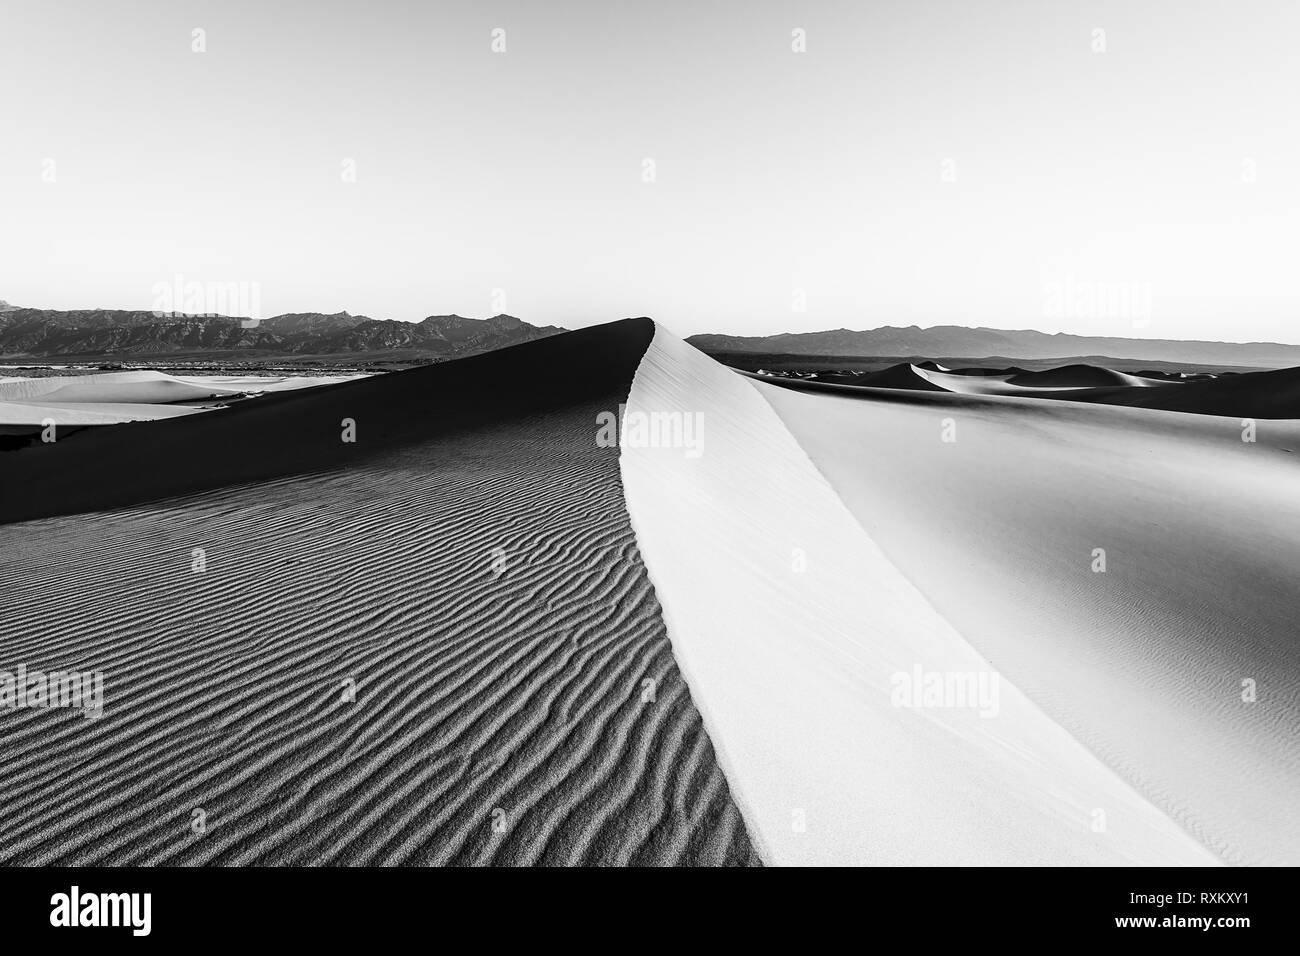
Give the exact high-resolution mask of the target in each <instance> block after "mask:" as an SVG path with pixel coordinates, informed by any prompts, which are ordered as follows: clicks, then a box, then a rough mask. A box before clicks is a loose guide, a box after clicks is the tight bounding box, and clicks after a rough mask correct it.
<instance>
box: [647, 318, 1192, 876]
mask: <svg viewBox="0 0 1300 956" xmlns="http://www.w3.org/2000/svg"><path fill="white" fill-rule="evenodd" d="M782 394H784V393H782ZM789 394H790V395H791V396H793V397H794V398H795V399H800V400H803V401H806V402H808V403H812V402H820V401H824V399H822V397H821V396H809V395H799V394H796V393H793V392H792V393H789ZM936 394H939V393H936ZM945 397H949V398H951V397H952V396H945ZM862 407H866V406H865V404H864V405H862ZM655 413H658V414H660V415H665V414H669V415H671V414H677V415H691V414H695V413H699V414H701V415H702V416H703V419H702V423H703V424H702V435H703V445H702V449H701V451H702V454H700V455H699V456H698V457H690V456H688V455H687V454H685V453H684V451H683V449H681V448H671V447H667V448H653V447H624V449H623V456H622V470H623V481H624V485H625V487H626V491H627V498H628V503H629V510H630V513H631V516H632V523H633V526H634V528H635V530H636V535H637V540H638V543H639V544H640V548H641V552H642V554H643V555H644V557H645V561H646V565H647V567H648V568H649V572H650V577H651V579H652V581H653V582H654V586H655V590H656V593H657V594H658V596H659V600H660V603H661V604H662V605H663V608H664V616H665V620H666V621H667V625H668V633H669V636H670V638H671V639H672V642H673V649H674V654H675V656H676V657H677V659H678V661H679V663H680V664H681V667H682V670H683V673H684V674H685V676H686V679H687V683H688V684H689V685H690V687H691V693H692V696H693V697H694V699H695V701H696V703H697V705H698V706H699V708H700V710H701V712H702V713H703V715H704V721H705V725H706V727H707V728H708V730H709V734H710V737H711V738H712V740H713V742H714V746H715V748H716V750H717V752H718V755H719V761H720V762H721V764H722V766H723V768H724V770H725V772H726V775H727V779H728V781H729V783H730V784H731V788H732V791H733V793H734V794H735V795H736V799H737V802H738V803H739V805H740V807H741V810H742V812H743V814H744V816H745V819H746V822H747V823H748V825H749V829H750V833H751V834H752V835H753V837H754V839H755V840H756V842H757V843H758V845H759V847H760V851H761V853H762V854H763V857H764V859H765V860H767V861H770V862H773V863H781V864H812V863H819V864H844V863H865V864H1067V863H1069V864H1081V863H1086V864H1206V863H1213V862H1216V860H1215V857H1214V856H1213V854H1211V853H1210V852H1209V851H1207V850H1206V849H1205V848H1204V847H1203V846H1201V845H1200V844H1199V843H1198V842H1197V841H1196V840H1195V839H1193V837H1192V836H1191V835H1190V834H1188V833H1187V832H1186V831H1184V830H1183V829H1182V828H1180V827H1179V826H1178V825H1177V824H1176V823H1175V822H1174V821H1173V820H1171V819H1170V818H1169V816H1168V815H1167V814H1165V813H1163V812H1161V811H1160V810H1158V809H1157V808H1156V807H1155V806H1154V805H1153V804H1152V803H1151V802H1150V801H1149V800H1148V799H1146V798H1144V797H1143V796H1141V795H1139V794H1138V792H1137V791H1136V790H1135V789H1134V788H1133V787H1132V786H1131V785H1130V784H1128V783H1126V782H1125V781H1124V780H1122V779H1121V778H1120V776H1119V775H1118V774H1116V773H1115V772H1114V771H1113V770H1112V769H1111V768H1109V767H1108V766H1106V765H1105V764H1103V762H1102V761H1101V760H1099V759H1098V758H1097V757H1096V756H1095V755H1094V754H1093V753H1092V752H1090V751H1089V750H1088V748H1087V747H1085V746H1084V744H1083V743H1081V742H1080V741H1079V740H1078V739H1076V738H1074V737H1072V736H1071V735H1070V734H1068V733H1067V732H1066V731H1065V730H1064V729H1063V728H1062V727H1061V726H1060V725H1059V724H1058V723H1056V722H1055V721H1054V720H1052V719H1051V718H1050V717H1049V716H1048V715H1047V714H1046V713H1045V712H1044V711H1043V710H1041V709H1040V708H1039V707H1037V706H1036V705H1035V704H1034V703H1032V702H1031V701H1030V700H1029V699H1027V698H1026V697H1025V695H1024V694H1022V693H1021V692H1020V691H1019V690H1018V689H1017V687H1015V686H1014V684H1013V681H1012V680H1011V679H1007V678H1008V677H1011V676H1012V675H1003V677H1002V679H1001V681H1000V684H999V696H998V707H997V714H996V716H994V717H981V716H980V714H979V712H978V711H977V710H975V709H961V708H951V709H945V708H927V709H909V708H902V707H898V706H895V705H894V701H893V700H892V699H891V698H892V691H893V690H894V686H895V685H894V681H893V678H894V677H895V675H897V674H899V673H904V672H911V671H912V669H913V668H915V667H917V666H920V667H923V668H924V670H925V671H927V672H933V671H946V672H959V673H975V672H984V673H986V674H989V673H990V672H994V671H995V670H996V668H995V666H994V664H993V663H991V662H990V661H989V660H988V659H987V658H985V657H984V656H983V655H982V654H980V653H979V652H977V651H976V650H975V649H974V648H973V647H972V646H971V644H970V643H968V642H967V641H966V640H965V638H964V636H963V635H962V634H961V633H959V631H958V630H957V629H955V628H954V627H953V626H952V625H951V624H950V623H949V622H948V621H947V620H945V618H944V617H943V616H942V615H941V614H940V613H939V612H938V610H936V607H935V605H934V604H932V603H931V602H930V601H929V600H927V598H926V597H925V595H923V594H922V593H921V591H919V590H918V589H917V588H916V587H915V586H914V585H913V584H912V583H911V582H910V581H909V580H908V579H907V578H906V577H905V576H904V575H903V574H902V573H901V572H900V571H899V570H898V568H896V567H895V565H894V563H893V562H892V561H891V560H890V558H889V557H888V556H887V555H886V553H885V552H884V551H882V550H881V548H880V547H878V546H877V544H876V542H875V541H874V540H873V539H872V538H871V537H870V536H868V534H867V533H865V532H864V530H863V528H862V527H861V526H859V524H858V522H857V521H856V520H855V519H854V516H853V514H851V513H850V511H849V510H848V509H847V508H846V507H845V505H844V504H843V502H841V500H840V498H839V496H838V495H837V493H836V491H835V490H834V489H833V488H832V487H831V485H830V484H829V483H828V482H827V481H826V480H825V479H824V478H823V477H822V476H821V474H820V473H819V472H818V471H817V469H816V467H815V466H814V465H813V463H812V462H811V461H810V460H809V458H808V456H807V454H806V453H805V452H804V450H803V449H802V448H801V447H800V445H799V444H798V442H797V441H796V440H795V438H794V437H793V436H792V435H791V433H790V431H789V430H788V429H787V428H786V426H785V425H784V424H783V422H782V420H781V418H780V417H778V415H777V414H776V413H775V412H774V411H773V408H772V406H771V405H770V404H769V403H768V402H767V401H766V400H765V399H764V397H763V395H761V394H760V392H759V390H758V388H756V387H755V386H754V385H753V384H751V383H750V382H749V381H747V380H746V379H745V378H743V377H741V376H739V375H736V374H735V373H733V372H731V371H730V370H728V369H726V368H724V367H723V366H721V365H719V364H718V363H716V362H714V361H713V360H712V359H709V358H708V357H706V356H705V355H703V354H702V353H701V352H699V351H697V350H695V349H694V348H693V347H691V346H689V345H686V344H685V343H683V342H681V341H680V340H678V339H676V338H675V337H673V336H672V335H671V334H669V333H667V332H665V331H664V330H663V329H662V327H660V328H659V329H658V330H657V331H656V334H655V337H654V340H653V342H652V343H651V346H650V349H649V351H648V352H647V354H646V358H645V360H644V361H643V362H642V363H641V366H640V367H639V368H638V370H637V374H636V378H635V380H634V382H633V385H632V392H631V395H630V396H629V399H628V411H627V414H628V415H630V416H631V415H651V414H655ZM931 544H932V545H933V546H941V545H940V543H939V542H937V541H935V540H933V539H932V540H931ZM996 664H997V665H1000V664H1001V661H1000V660H998V661H996ZM1098 810H1100V811H1102V813H1103V820H1104V828H1103V830H1102V831H1101V832H1098V831H1097V830H1096V829H1095V827H1096V823H1097V820H1098V815H1097V811H1098Z"/></svg>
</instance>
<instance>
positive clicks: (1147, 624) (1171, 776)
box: [651, 373, 1300, 865]
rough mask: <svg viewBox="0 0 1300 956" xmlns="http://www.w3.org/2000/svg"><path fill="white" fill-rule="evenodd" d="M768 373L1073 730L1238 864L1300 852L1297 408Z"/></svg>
mask: <svg viewBox="0 0 1300 956" xmlns="http://www.w3.org/2000/svg"><path fill="white" fill-rule="evenodd" d="M1262 374H1265V375H1268V374H1271V373H1262ZM1241 378H1242V379H1246V378H1248V376H1241ZM1213 384H1218V383H1213ZM756 387H758V388H759V390H760V391H761V392H762V393H763V395H764V397H765V398H766V399H767V400H768V401H769V402H770V403H771V405H772V406H773V407H774V408H775V409H776V410H777V411H778V412H779V413H780V415H781V418H782V420H783V421H784V422H785V423H786V424H787V425H788V426H789V427H790V428H791V429H792V430H793V431H794V433H795V434H796V435H797V436H798V438H799V440H800V442H801V444H802V445H803V447H804V448H805V449H806V450H807V451H808V453H809V454H810V455H811V457H812V459H813V461H814V462H816V464H817V466H818V468H819V469H820V470H821V472H822V473H823V474H824V475H825V476H826V477H827V478H828V479H829V480H830V482H831V484H832V485H833V486H834V487H835V489H836V490H837V491H838V492H839V493H840V495H841V496H842V498H843V500H844V502H845V503H846V504H847V505H848V507H849V508H850V510H851V511H852V512H853V514H854V515H855V516H856V517H857V518H858V520H859V521H860V522H861V524H862V526H863V528H865V529H866V531H867V533H868V534H869V535H870V536H871V538H872V539H873V540H874V541H876V542H878V544H879V546H880V547H881V548H882V549H883V551H884V553H885V554H886V555H887V556H888V557H889V559H890V560H891V561H892V562H894V563H895V564H896V565H897V566H898V568H899V569H900V570H901V571H902V572H903V573H904V574H905V575H906V576H907V578H908V579H909V580H910V581H911V582H913V583H914V584H915V585H916V586H917V587H918V588H919V589H920V590H921V591H922V593H924V594H925V595H926V597H927V598H928V599H929V600H930V601H931V602H933V605H934V607H935V608H936V609H937V610H938V611H939V613H941V614H942V615H943V616H944V617H945V618H946V619H947V620H948V621H950V622H951V623H952V624H953V626H955V627H956V628H957V630H958V631H960V633H961V634H962V635H963V637H965V638H966V639H968V640H969V641H970V642H971V644H972V645H973V646H974V647H976V648H978V650H979V651H980V652H981V653H982V654H983V655H986V656H987V657H988V659H989V660H991V661H993V662H996V664H997V666H998V668H999V669H1000V670H1001V671H1002V672H1003V673H1004V674H1006V675H1007V677H1008V678H1009V679H1010V680H1011V681H1013V682H1014V683H1015V684H1016V685H1017V686H1018V687H1020V688H1022V689H1023V690H1024V691H1025V692H1026V693H1027V694H1028V695H1029V697H1030V698H1031V699H1032V700H1033V701H1034V702H1035V703H1036V704H1038V705H1039V706H1041V707H1042V709H1043V711H1044V712H1045V713H1046V714H1047V715H1049V716H1050V717H1051V718H1052V719H1053V720H1054V721H1056V722H1057V723H1059V724H1060V726H1062V727H1064V728H1065V729H1066V730H1068V731H1069V732H1070V734H1071V735H1072V737H1074V738H1075V739H1077V740H1079V741H1081V742H1083V743H1084V744H1085V745H1086V746H1087V747H1088V749H1089V750H1090V751H1091V752H1092V753H1094V754H1096V755H1097V756H1098V757H1099V758H1100V759H1101V760H1102V761H1103V762H1104V763H1105V764H1106V765H1107V766H1108V767H1110V768H1112V769H1113V770H1114V771H1115V772H1117V773H1118V774H1119V775H1120V776H1121V777H1122V778H1123V779H1124V780H1125V781H1126V782H1127V783H1128V784H1129V785H1130V786H1131V787H1132V788H1133V789H1134V790H1136V791H1137V792H1138V793H1140V794H1141V795H1142V796H1143V797H1144V798H1146V799H1147V800H1149V801H1150V802H1151V803H1152V804H1153V805H1155V806H1156V807H1158V808H1159V809H1160V810H1161V811H1162V812H1163V813H1164V814H1166V815H1167V816H1168V818H1169V819H1171V820H1173V821H1176V822H1177V823H1178V824H1179V825H1180V826H1181V827H1182V828H1183V829H1184V830H1186V831H1187V832H1188V833H1190V834H1192V835H1193V836H1195V837H1196V839H1197V840H1198V842H1200V843H1201V844H1202V845H1204V846H1206V847H1208V848H1209V849H1211V850H1213V851H1214V852H1215V853H1216V855H1218V856H1219V857H1220V858H1221V859H1223V860H1224V861H1226V862H1231V863H1286V864H1292V865H1294V864H1296V863H1298V862H1300V820H1298V819H1297V817H1296V815H1295V813H1294V795H1295V794H1296V793H1297V792H1300V751H1298V750H1297V748H1296V746H1295V741H1296V739H1297V737H1298V735H1300V644H1297V642H1296V640H1295V623H1294V622H1295V620H1296V618H1297V616H1300V597H1298V592H1297V590H1296V588H1295V585H1294V582H1295V580H1296V576H1297V573H1298V572H1300V506H1297V504H1296V496H1295V493H1294V490H1295V488H1296V487H1297V482H1298V481H1300V470H1298V464H1300V462H1298V458H1300V422H1295V421H1287V422H1261V423H1259V425H1258V433H1257V435H1256V437H1257V441H1255V442H1253V443H1250V442H1243V441H1242V436H1243V427H1242V423H1241V422H1240V421H1239V420H1237V419H1224V418H1214V417H1209V416H1204V415H1183V414H1176V413H1171V412H1164V411H1148V410H1145V409H1129V408H1110V407H1104V406H1097V407H1087V406H1081V405H1078V404H1073V403H1067V402H1054V401H1037V400H1035V401H1026V400H1020V399H1013V398H1005V397H993V396H985V397H980V398H969V397H964V396H944V395H941V394H938V393H928V392H926V393H921V392H915V393H904V392H897V391H895V392H891V393H886V392H884V391H876V392H871V393H868V392H859V393H858V395H859V396H860V397H858V398H856V399H854V398H848V397H844V396H845V393H844V392H843V391H840V392H837V393H836V394H834V395H832V394H820V393H819V394H811V393H805V392H797V391H793V390H790V389H782V388H777V387H775V386H773V385H770V384H759V385H757V386H756ZM1197 387H1198V386H1196V385H1193V384H1189V385H1179V386H1176V389H1178V390H1179V392H1180V393H1181V391H1182V390H1184V389H1194V388H1197ZM1143 391H1144V392H1148V393H1149V392H1151V391H1154V390H1150V389H1144V390H1143ZM868 394H870V398H864V397H862V396H867V395H868ZM884 396H888V398H889V400H888V401H883V400H880V399H881V397H884ZM945 423H950V424H951V426H952V428H953V432H952V434H953V436H954V437H955V440H954V441H951V442H945V441H944V440H943V432H944V428H945ZM1095 549H1103V551H1104V555H1102V556H1103V557H1104V558H1105V560H1106V562H1107V563H1106V565H1105V569H1104V571H1101V572H1098V571H1095V570H1094V568H1095V567H1096V561H1097V558H1098V552H1096V550H1095ZM651 569H652V571H653V570H654V565H653V562H652V563H651ZM666 600H671V593H669V594H668V596H667V598H666ZM688 673H689V669H688ZM1245 680H1250V681H1253V682H1254V685H1252V686H1254V687H1256V688H1257V694H1258V697H1257V700H1256V701H1255V702H1253V703H1250V702H1246V701H1243V699H1242V695H1243V692H1244V687H1243V683H1242V682H1243V681H1245ZM706 703H707V701H706ZM706 713H707V711H706ZM723 746H724V749H725V740H724V741H723Z"/></svg>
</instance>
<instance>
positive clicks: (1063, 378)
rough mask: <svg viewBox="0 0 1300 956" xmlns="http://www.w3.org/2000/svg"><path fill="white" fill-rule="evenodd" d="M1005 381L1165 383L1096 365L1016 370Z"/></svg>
mask: <svg viewBox="0 0 1300 956" xmlns="http://www.w3.org/2000/svg"><path fill="white" fill-rule="evenodd" d="M1007 383H1008V384H1009V385H1021V386H1023V387H1025V388H1107V387H1111V386H1116V385H1128V386H1132V387H1134V388H1150V387H1152V386H1159V385H1163V384H1165V383H1164V382H1160V381H1157V380H1155V379H1148V378H1142V377H1140V376H1137V375H1129V374H1128V373H1126V372H1117V371H1115V370H1114V369H1109V368H1100V367H1098V366H1096V365H1062V366H1061V367H1060V368H1053V369H1048V370H1047V371H1045V372H1017V373H1014V374H1012V375H1011V376H1010V377H1009V378H1008V379H1007Z"/></svg>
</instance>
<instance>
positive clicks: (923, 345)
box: [686, 325, 1300, 368]
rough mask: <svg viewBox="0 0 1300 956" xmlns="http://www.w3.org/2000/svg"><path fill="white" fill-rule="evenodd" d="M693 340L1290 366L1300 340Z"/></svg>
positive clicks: (846, 333)
mask: <svg viewBox="0 0 1300 956" xmlns="http://www.w3.org/2000/svg"><path fill="white" fill-rule="evenodd" d="M686 341H688V342H690V343H691V344H692V345H694V346H695V347H696V348H698V349H700V350H701V351H703V352H708V353H711V354H713V353H725V352H742V353H743V352H770V353H782V354H788V355H825V356H841V357H845V358H848V357H853V356H873V355H893V356H907V355H915V356H928V357H934V356H951V357H958V356H960V357H964V358H984V357H987V356H994V355H996V356H1005V357H1008V358H1023V359H1050V358H1069V357H1072V356H1079V355H1095V356H1110V357H1112V358H1125V359H1143V360H1151V361H1166V362H1185V363H1188V364H1199V365H1241V366H1245V365H1250V366H1259V367H1262V368H1283V367H1291V366H1296V365H1300V345H1285V344H1282V343H1277V342H1245V343H1237V342H1204V341H1180V340H1177V339H1126V338H1118V337H1106V336H1092V335H1069V334H1066V333H1060V332H1058V333H1056V334H1049V333H1046V332H1036V331H1033V330H1032V329H1020V330H1007V329H989V328H966V327H964V326H958V325H937V326H934V327H933V328H929V329H922V328H920V327H918V326H915V325H912V326H907V327H902V328H900V327H897V326H882V327H881V328H878V329H866V330H862V331H854V330H852V329H830V330H827V331H823V332H783V333H781V334H778V335H764V336H741V335H712V334H703V335H692V336H691V337H690V338H688V339H687V340H686Z"/></svg>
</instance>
